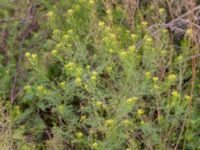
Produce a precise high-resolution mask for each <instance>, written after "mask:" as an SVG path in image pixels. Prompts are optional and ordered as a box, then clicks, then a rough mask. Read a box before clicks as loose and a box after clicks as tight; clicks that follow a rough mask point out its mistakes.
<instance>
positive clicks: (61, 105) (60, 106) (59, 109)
mask: <svg viewBox="0 0 200 150" xmlns="http://www.w3.org/2000/svg"><path fill="white" fill-rule="evenodd" d="M57 108H58V111H59V112H60V113H61V114H62V113H63V112H64V110H65V106H64V105H63V104H60V105H58V107H57Z"/></svg>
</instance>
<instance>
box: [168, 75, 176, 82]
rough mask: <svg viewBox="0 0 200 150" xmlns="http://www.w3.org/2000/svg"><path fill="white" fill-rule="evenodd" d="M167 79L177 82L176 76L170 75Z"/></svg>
mask: <svg viewBox="0 0 200 150" xmlns="http://www.w3.org/2000/svg"><path fill="white" fill-rule="evenodd" d="M167 78H168V80H169V81H170V82H174V81H176V75H175V74H169V75H168V77H167Z"/></svg>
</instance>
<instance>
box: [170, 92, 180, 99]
mask: <svg viewBox="0 0 200 150" xmlns="http://www.w3.org/2000/svg"><path fill="white" fill-rule="evenodd" d="M172 96H173V97H174V98H179V97H180V94H179V93H178V92H177V91H175V90H174V91H172Z"/></svg>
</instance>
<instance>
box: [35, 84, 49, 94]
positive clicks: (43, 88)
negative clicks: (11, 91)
mask: <svg viewBox="0 0 200 150" xmlns="http://www.w3.org/2000/svg"><path fill="white" fill-rule="evenodd" d="M36 89H37V92H38V93H40V94H46V93H47V90H46V89H45V87H44V86H42V85H39V86H37V88H36Z"/></svg>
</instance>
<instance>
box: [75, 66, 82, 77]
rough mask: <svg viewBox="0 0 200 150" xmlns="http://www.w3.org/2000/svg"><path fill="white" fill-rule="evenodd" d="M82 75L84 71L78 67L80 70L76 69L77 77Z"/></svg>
mask: <svg viewBox="0 0 200 150" xmlns="http://www.w3.org/2000/svg"><path fill="white" fill-rule="evenodd" d="M82 73H83V69H82V68H80V67H78V68H77V69H76V76H81V75H82Z"/></svg>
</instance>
